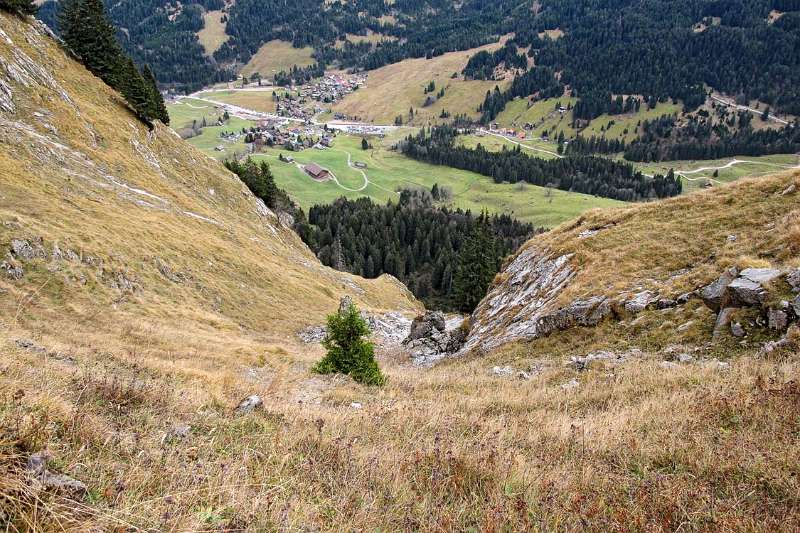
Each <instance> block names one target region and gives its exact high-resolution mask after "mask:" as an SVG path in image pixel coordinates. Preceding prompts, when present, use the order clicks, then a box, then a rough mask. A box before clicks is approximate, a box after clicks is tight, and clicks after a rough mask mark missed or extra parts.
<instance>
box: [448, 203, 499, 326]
mask: <svg viewBox="0 0 800 533" xmlns="http://www.w3.org/2000/svg"><path fill="white" fill-rule="evenodd" d="M497 263H498V256H497V252H496V243H495V239H494V237H493V236H492V234H491V233H490V231H489V224H488V217H487V215H485V214H483V215H481V216H480V217H479V219H478V220H477V221H476V224H475V226H473V228H472V231H471V232H470V234H469V237H468V238H467V242H466V243H464V247H463V248H462V250H461V253H460V255H459V258H458V267H457V268H456V273H455V275H454V276H453V298H454V304H455V305H456V306H457V307H458V308H459V309H460V310H461V311H463V312H465V313H471V312H472V311H473V310H474V309H475V307H476V306H477V305H478V303H479V302H480V301H481V300H482V299H483V297H484V296H485V295H486V290H487V288H488V287H489V283H491V281H492V278H494V275H495V274H496V273H497V267H498V264H497Z"/></svg>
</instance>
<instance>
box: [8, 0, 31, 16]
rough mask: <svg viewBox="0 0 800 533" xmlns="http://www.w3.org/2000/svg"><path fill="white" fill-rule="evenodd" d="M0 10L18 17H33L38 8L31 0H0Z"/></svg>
mask: <svg viewBox="0 0 800 533" xmlns="http://www.w3.org/2000/svg"><path fill="white" fill-rule="evenodd" d="M0 9H2V10H4V11H10V12H11V13H16V14H18V15H35V14H36V11H37V10H38V9H39V8H38V7H36V4H34V3H33V0H0Z"/></svg>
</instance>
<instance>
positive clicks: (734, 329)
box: [731, 322, 746, 339]
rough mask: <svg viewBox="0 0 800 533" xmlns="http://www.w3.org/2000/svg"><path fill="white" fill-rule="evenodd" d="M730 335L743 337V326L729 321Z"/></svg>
mask: <svg viewBox="0 0 800 533" xmlns="http://www.w3.org/2000/svg"><path fill="white" fill-rule="evenodd" d="M731 335H733V336H734V337H736V338H739V339H741V338H742V337H744V336H745V335H746V333H745V331H744V328H743V327H742V325H741V324H740V323H738V322H733V323H731Z"/></svg>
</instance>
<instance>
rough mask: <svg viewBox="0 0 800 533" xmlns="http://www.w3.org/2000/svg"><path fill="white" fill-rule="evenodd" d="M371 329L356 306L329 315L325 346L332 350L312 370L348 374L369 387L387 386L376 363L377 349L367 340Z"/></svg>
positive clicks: (320, 372) (323, 342)
mask: <svg viewBox="0 0 800 533" xmlns="http://www.w3.org/2000/svg"><path fill="white" fill-rule="evenodd" d="M368 335H369V327H367V323H366V322H365V321H364V319H363V318H361V315H360V314H359V312H358V309H357V308H356V306H355V305H353V304H352V303H351V304H350V305H349V306H347V307H346V308H344V309H340V310H339V312H338V313H334V314H332V315H329V316H328V330H327V333H326V335H325V339H324V340H323V341H322V345H323V346H324V347H325V348H326V349H327V350H328V353H327V354H326V355H325V357H324V358H322V360H321V361H320V362H318V363H317V364H316V365H314V368H313V369H312V370H313V371H314V372H316V373H318V374H332V373H340V374H348V375H350V377H352V378H353V379H354V380H356V381H357V382H359V383H363V384H365V385H383V384H384V383H386V378H385V377H384V375H383V374H382V373H381V370H380V368H379V367H378V363H377V361H375V348H374V346H373V345H372V343H371V342H369V341H367V340H365V339H364V337H366V336H368Z"/></svg>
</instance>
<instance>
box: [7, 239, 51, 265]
mask: <svg viewBox="0 0 800 533" xmlns="http://www.w3.org/2000/svg"><path fill="white" fill-rule="evenodd" d="M11 253H12V254H13V255H14V257H16V258H17V259H21V260H23V261H30V260H32V259H45V258H46V257H47V252H46V251H45V249H44V246H42V243H41V242H38V241H34V242H29V241H26V240H24V239H11Z"/></svg>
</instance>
